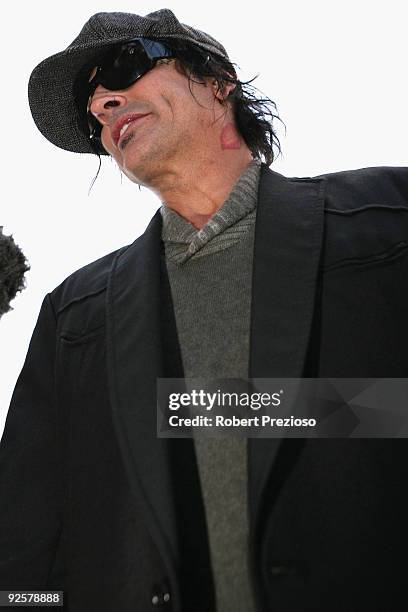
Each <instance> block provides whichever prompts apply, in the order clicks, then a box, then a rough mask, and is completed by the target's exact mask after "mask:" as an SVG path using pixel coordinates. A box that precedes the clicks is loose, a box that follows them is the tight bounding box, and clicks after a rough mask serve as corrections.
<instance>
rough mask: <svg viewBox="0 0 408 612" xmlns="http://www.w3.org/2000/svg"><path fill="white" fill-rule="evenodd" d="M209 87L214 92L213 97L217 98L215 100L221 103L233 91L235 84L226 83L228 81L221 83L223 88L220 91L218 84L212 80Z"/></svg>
mask: <svg viewBox="0 0 408 612" xmlns="http://www.w3.org/2000/svg"><path fill="white" fill-rule="evenodd" d="M211 86H212V88H213V91H214V96H215V97H216V98H217V100H219V101H220V102H221V103H222V102H223V101H224V100H226V99H227V98H228V96H229V95H230V93H231V91H233V90H234V89H235V87H236V84H235V83H228V81H224V83H223V87H222V89H220V88H219V87H218V83H217V81H216V80H215V79H214V80H213V81H212V83H211Z"/></svg>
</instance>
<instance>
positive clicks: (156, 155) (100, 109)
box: [89, 59, 225, 186]
mask: <svg viewBox="0 0 408 612" xmlns="http://www.w3.org/2000/svg"><path fill="white" fill-rule="evenodd" d="M91 76H92V75H91ZM194 80H198V79H195V78H194ZM215 91H216V89H215V87H214V86H213V85H212V82H211V80H210V79H206V84H205V85H204V84H198V83H194V82H193V81H192V82H191V91H190V89H189V82H188V78H187V77H186V76H185V75H183V74H181V73H180V72H179V71H178V70H177V69H176V65H175V60H168V59H167V60H164V61H160V62H159V63H158V64H157V65H156V66H155V67H154V68H153V69H152V70H150V71H149V72H147V73H146V74H145V75H143V76H142V77H141V78H140V79H139V80H138V81H136V82H135V83H133V85H131V86H130V87H128V88H127V89H122V90H117V91H110V90H107V89H105V88H104V87H103V86H102V85H98V87H97V88H96V90H95V92H94V94H93V96H92V99H91V102H90V105H89V110H90V112H91V113H92V114H93V115H94V116H95V117H96V118H97V120H98V121H99V122H100V123H101V124H102V126H103V127H102V132H101V141H102V144H103V146H104V148H105V149H106V151H107V152H108V153H110V155H111V156H112V157H113V158H114V159H115V160H116V162H117V164H118V166H119V167H120V169H121V170H122V171H123V172H124V174H126V175H127V176H128V177H129V179H130V180H132V181H134V182H137V183H140V184H148V185H151V186H154V184H155V179H157V178H159V177H163V175H165V174H169V175H172V174H173V175H174V174H177V169H178V168H179V167H180V164H184V163H185V162H186V161H187V160H189V161H191V159H192V156H194V159H195V160H196V161H197V162H198V163H199V161H200V157H201V156H203V155H204V156H207V157H208V152H209V151H211V148H213V147H216V146H219V131H220V129H221V128H220V123H222V121H221V122H220V121H216V120H217V119H221V116H222V115H223V114H224V113H225V108H223V107H221V106H220V104H219V101H218V100H216V99H215ZM192 93H193V95H192ZM139 113H140V114H146V116H144V117H141V118H137V119H135V120H133V121H132V122H131V123H129V127H127V129H126V131H125V132H124V133H123V134H122V135H121V136H119V139H118V135H119V134H118V132H119V130H118V127H120V126H121V124H122V123H123V121H124V120H126V118H132V116H133V114H139ZM118 122H119V123H118ZM217 130H218V131H217Z"/></svg>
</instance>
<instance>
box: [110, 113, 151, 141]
mask: <svg viewBox="0 0 408 612" xmlns="http://www.w3.org/2000/svg"><path fill="white" fill-rule="evenodd" d="M146 115H150V113H127V114H126V115H122V117H119V119H117V120H116V121H115V123H114V124H113V126H112V140H113V142H114V144H115V146H116V147H117V146H118V144H119V141H120V139H121V138H122V137H124V136H126V134H127V133H128V131H129V129H130V128H128V129H127V130H126V132H124V134H122V136H120V131H121V129H122V128H123V126H124V125H126V124H129V123H133V122H134V121H137V120H138V119H140V118H141V117H146Z"/></svg>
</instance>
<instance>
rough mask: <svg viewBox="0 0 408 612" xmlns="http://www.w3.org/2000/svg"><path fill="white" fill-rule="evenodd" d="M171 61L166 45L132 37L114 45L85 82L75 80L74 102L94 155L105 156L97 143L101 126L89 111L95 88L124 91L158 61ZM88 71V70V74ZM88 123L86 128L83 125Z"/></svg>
mask: <svg viewBox="0 0 408 612" xmlns="http://www.w3.org/2000/svg"><path fill="white" fill-rule="evenodd" d="M164 58H174V51H173V50H172V49H171V48H170V47H169V46H168V45H166V44H165V43H163V42H160V41H157V40H150V39H149V38H134V39H132V40H130V41H128V42H126V43H122V44H120V45H114V46H113V47H110V48H109V50H108V51H107V52H106V53H105V54H104V55H103V57H102V58H101V59H100V60H99V61H96V62H95V64H94V66H93V67H94V68H96V70H94V74H93V75H92V78H91V79H90V80H89V81H88V82H87V83H85V82H84V78H83V76H82V78H80V79H77V83H76V95H75V99H76V102H77V105H78V107H79V110H80V114H81V115H82V117H83V113H84V111H85V112H86V122H84V127H85V129H86V131H87V132H88V136H89V138H90V140H91V145H92V148H93V149H94V151H95V152H96V153H102V152H103V153H106V151H105V149H104V148H103V147H102V143H101V140H100V137H101V131H102V125H101V124H100V123H99V121H98V120H97V119H96V117H94V115H92V113H91V112H90V110H89V107H90V102H91V97H92V96H93V94H94V92H95V89H96V88H97V87H98V85H102V86H103V87H105V89H110V90H112V91H115V90H117V89H126V88H127V87H130V85H133V83H136V81H137V80H138V79H140V78H141V77H142V76H143V75H145V74H146V73H147V72H149V70H151V69H152V68H154V67H155V65H156V63H157V62H158V60H161V59H164ZM89 72H90V69H88V75H89ZM85 123H87V126H86V125H85Z"/></svg>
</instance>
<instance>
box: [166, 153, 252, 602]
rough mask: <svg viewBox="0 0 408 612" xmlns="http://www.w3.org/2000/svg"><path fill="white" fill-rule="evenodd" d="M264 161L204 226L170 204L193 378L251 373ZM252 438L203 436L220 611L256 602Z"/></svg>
mask: <svg viewBox="0 0 408 612" xmlns="http://www.w3.org/2000/svg"><path fill="white" fill-rule="evenodd" d="M259 173H260V162H259V161H258V160H254V161H253V162H251V164H250V165H249V166H248V167H247V169H246V170H245V171H244V172H243V174H242V175H241V176H240V178H239V179H238V181H237V182H236V183H235V185H234V187H233V189H232V191H231V192H230V194H229V196H228V198H227V199H226V200H225V202H224V203H223V205H222V206H221V207H220V208H219V209H218V211H217V212H216V213H215V214H214V215H213V216H212V217H211V218H210V219H209V221H208V222H207V223H206V225H205V226H204V227H203V228H202V229H201V230H199V231H198V230H197V229H196V228H195V227H194V226H193V225H192V224H191V223H189V222H188V221H187V220H185V219H184V218H183V217H181V216H180V215H178V214H177V213H176V212H175V211H173V210H171V209H169V208H167V207H166V206H163V207H162V208H161V209H160V210H161V213H162V216H163V232H162V238H163V241H164V244H165V253H166V264H167V270H168V275H169V281H170V286H171V292H172V298H173V304H174V310H175V317H176V325H177V333H178V338H179V342H180V349H181V354H182V360H183V367H184V376H185V377H186V378H247V377H248V361H249V332H250V306H251V282H252V261H253V244H254V229H255V218H256V204H257V192H258V181H259ZM246 442H247V441H246V439H237V438H224V439H205V438H197V439H196V440H195V449H196V455H197V464H198V469H199V473H200V481H201V489H202V494H203V501H204V507H205V512H206V520H207V528H208V537H209V546H210V554H211V561H212V567H213V574H214V583H215V591H216V602H217V610H218V612H252V611H253V610H255V607H254V600H253V594H252V589H251V586H250V579H249V570H248V503H247V480H248V479H247V448H246Z"/></svg>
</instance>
